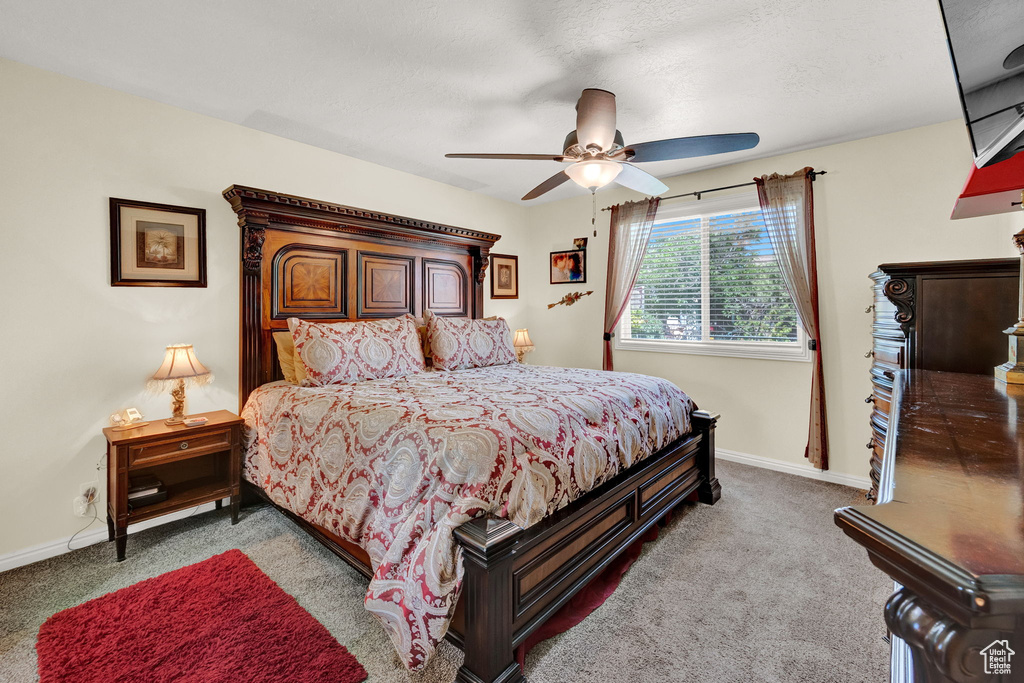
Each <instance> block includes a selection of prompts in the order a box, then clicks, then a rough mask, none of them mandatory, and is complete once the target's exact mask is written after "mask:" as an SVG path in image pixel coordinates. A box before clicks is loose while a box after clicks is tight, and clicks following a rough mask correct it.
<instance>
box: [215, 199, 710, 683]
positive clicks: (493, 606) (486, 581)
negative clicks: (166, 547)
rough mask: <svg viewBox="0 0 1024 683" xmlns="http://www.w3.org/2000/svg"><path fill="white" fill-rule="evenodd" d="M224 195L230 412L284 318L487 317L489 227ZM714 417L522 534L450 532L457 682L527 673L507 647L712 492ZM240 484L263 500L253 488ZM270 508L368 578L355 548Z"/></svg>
mask: <svg viewBox="0 0 1024 683" xmlns="http://www.w3.org/2000/svg"><path fill="white" fill-rule="evenodd" d="M224 198H225V199H227V200H228V201H229V202H230V203H231V207H232V208H233V209H234V210H235V213H237V214H238V224H239V226H240V227H241V229H242V240H241V247H242V248H241V252H242V269H241V302H240V309H241V332H240V344H239V357H240V372H239V385H240V386H239V405H240V407H241V406H242V405H244V404H245V401H246V399H247V398H248V396H249V393H250V392H252V391H253V390H254V389H256V388H257V387H258V386H260V385H261V384H264V383H266V382H270V381H273V380H275V379H281V373H280V369H279V367H278V363H277V358H276V349H275V345H274V342H273V338H272V334H273V332H275V331H279V330H285V329H287V318H289V317H293V316H294V317H300V318H306V319H315V320H322V321H324V322H333V321H342V320H365V319H373V318H386V317H394V316H399V315H403V314H405V313H412V314H413V315H422V311H423V309H425V308H429V309H431V310H432V311H433V312H434V313H435V314H437V315H450V316H470V317H474V318H479V317H482V316H483V304H484V288H483V283H484V278H485V271H486V268H487V256H488V252H489V250H490V248H491V246H492V245H493V244H494V243H495V242H496V241H497V240H498V239H499V236H498V235H492V234H489V233H484V232H478V231H475V230H468V229H465V228H457V227H453V226H449V225H440V224H435V223H427V222H425V221H420V220H414V219H411V218H403V217H401V216H392V215H388V214H382V213H376V212H371V211H365V210H363V209H355V208H352V207H349V206H342V205H337V204H328V203H325V202H319V201H315V200H312V199H305V198H302V197H294V196H291V195H285V194H279V193H276V192H268V191H265V190H258V189H254V188H250V187H241V186H238V185H232V186H231V187H229V188H228V189H226V190H225V191H224ZM716 419H717V416H716V415H712V414H709V413H707V412H701V411H698V412H695V413H694V415H693V419H692V423H693V430H692V431H691V433H690V434H688V435H686V436H685V437H683V438H681V439H679V440H678V441H676V442H675V443H673V444H671V445H670V446H668V447H666V448H664V449H662V450H661V451H659V452H658V453H655V454H653V455H652V456H650V457H649V458H647V459H646V460H644V461H643V462H642V463H640V464H639V465H637V466H635V467H632V468H630V469H629V470H626V471H625V472H622V473H620V474H619V475H618V476H617V477H615V478H614V479H612V480H611V481H609V482H607V483H605V484H604V485H602V486H601V487H599V488H597V489H595V490H594V491H591V492H590V493H588V494H587V495H585V496H583V497H582V498H580V499H578V500H576V501H575V502H573V503H572V504H570V505H568V506H566V507H565V508H563V509H561V510H559V511H558V512H556V513H555V514H554V515H551V516H550V517H547V518H545V519H544V520H543V521H541V522H540V523H538V524H535V525H534V526H532V527H530V528H528V529H521V528H520V527H518V526H516V525H514V524H512V523H511V522H509V521H507V520H504V519H499V518H497V517H486V518H479V519H474V520H472V521H470V522H467V523H466V524H463V525H462V526H461V527H459V528H457V529H456V530H455V536H456V538H457V540H458V542H459V544H460V545H461V546H462V549H463V563H464V568H465V577H464V582H463V587H462V595H461V597H460V599H459V604H458V606H457V609H456V613H455V617H454V619H453V620H452V625H451V628H450V629H449V631H448V635H447V637H448V639H449V640H451V641H452V642H454V643H455V644H456V645H458V646H459V647H461V648H462V649H463V650H464V651H465V653H466V658H465V662H464V664H463V665H462V668H460V669H459V672H458V676H457V678H456V680H457V681H459V682H460V683H512V682H519V681H524V680H525V679H524V678H523V676H522V674H521V673H520V670H519V667H518V665H517V664H516V663H515V659H514V654H513V653H514V650H515V648H516V647H518V646H519V645H520V644H521V643H522V642H523V641H524V640H525V639H526V637H527V636H529V635H530V634H531V633H532V632H534V631H535V630H536V629H537V628H538V627H540V625H541V624H543V623H544V621H546V620H547V619H548V618H549V617H550V616H552V615H553V614H554V613H555V612H556V611H557V610H558V609H559V608H560V607H562V606H563V605H564V604H565V603H566V602H567V601H568V600H569V599H570V598H571V597H572V596H573V595H575V594H576V593H577V592H578V591H579V590H580V589H581V588H583V587H584V586H585V585H586V584H587V583H588V582H589V581H590V580H591V579H592V578H594V577H595V576H596V575H597V574H598V573H600V572H601V571H602V570H603V569H605V568H606V567H607V566H608V564H609V563H611V561H612V560H614V559H615V558H616V557H617V556H618V555H619V554H620V553H621V552H622V551H623V550H625V549H626V548H627V547H629V546H630V545H631V544H632V543H634V542H635V541H636V540H637V539H639V538H640V537H641V536H642V535H643V534H644V532H645V531H647V530H648V529H649V528H650V527H651V526H652V525H653V524H655V523H656V522H658V521H660V520H661V519H662V518H663V517H664V516H665V515H666V514H667V513H668V512H669V511H670V510H671V509H672V508H674V507H676V506H677V505H679V504H680V503H681V502H683V501H684V500H687V499H689V500H698V501H700V502H702V503H707V504H714V503H715V502H716V501H717V500H718V499H719V496H720V495H721V487H720V486H719V484H718V480H717V479H716V478H715V457H714V453H715V442H714V433H715V422H716ZM243 488H244V493H245V494H246V497H247V498H250V499H251V498H252V497H253V496H258V497H261V498H263V499H264V500H267V498H266V496H265V495H263V492H262V491H261V490H260V489H259V488H258V487H256V486H253V485H252V484H249V483H247V482H243ZM267 502H270V501H269V500H267ZM271 504H273V503H271ZM275 507H277V506H275ZM278 509H279V510H281V511H282V512H283V513H284V514H285V515H287V516H288V517H290V518H291V519H293V520H294V521H295V522H296V523H297V524H298V525H299V526H300V527H302V528H303V529H304V530H306V531H307V532H309V533H310V534H311V535H312V536H313V537H314V538H316V539H317V540H319V541H320V542H321V543H323V544H324V545H325V546H326V547H327V548H329V549H330V550H332V551H333V552H334V553H336V554H337V555H338V556H339V557H341V558H342V559H343V560H345V561H346V562H348V563H349V564H351V565H352V566H353V567H355V568H356V569H357V570H358V571H359V572H361V573H362V574H363V575H364V576H367V577H369V576H371V574H372V572H371V570H370V567H369V558H368V557H367V555H366V553H365V552H363V550H362V549H361V548H359V547H358V546H356V545H354V544H352V543H349V542H347V541H346V540H344V539H342V538H341V537H339V536H337V535H336V534H334V533H332V532H331V531H330V530H328V529H326V528H323V527H320V526H317V525H314V524H312V523H310V522H307V521H305V520H303V519H301V518H299V517H297V516H296V515H294V514H292V513H291V512H289V511H287V510H284V509H283V508H280V507H278Z"/></svg>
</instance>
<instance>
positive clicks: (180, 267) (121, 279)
mask: <svg viewBox="0 0 1024 683" xmlns="http://www.w3.org/2000/svg"><path fill="white" fill-rule="evenodd" d="M110 284H111V286H113V287H205V286H206V209H196V208H192V207H188V206H174V205H171V204H157V203H154V202H141V201H134V200H130V199H118V198H115V197H111V198H110Z"/></svg>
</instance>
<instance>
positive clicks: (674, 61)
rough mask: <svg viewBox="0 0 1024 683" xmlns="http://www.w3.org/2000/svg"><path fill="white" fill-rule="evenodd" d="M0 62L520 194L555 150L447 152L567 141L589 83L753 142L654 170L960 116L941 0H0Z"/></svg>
mask: <svg viewBox="0 0 1024 683" xmlns="http://www.w3.org/2000/svg"><path fill="white" fill-rule="evenodd" d="M0 56H3V57H7V58H9V59H13V60H16V61H19V62H23V63H26V64H31V65H34V66H38V67H42V68H44V69H49V70H51V71H56V72H59V73H63V74H67V75H69V76H73V77H76V78H80V79H84V80H87V81H91V82H95V83H99V84H102V85H105V86H109V87H112V88H116V89H118V90H123V91H125V92H129V93H134V94H137V95H141V96H143V97H148V98H151V99H154V100H158V101H160V102H166V103H168V104H172V105H175V106H178V107H182V108H184V109H189V110H192V111H195V112H200V113H203V114H208V115H210V116H214V117H217V118H220V119H224V120H227V121H232V122H234V123H239V124H242V125H244V126H249V127H251V128H256V129H258V130H262V131H266V132H269V133H274V134H276V135H280V136H283V137H286V138H291V139H293V140H299V141H302V142H306V143H309V144H311V145H315V146H317V147H322V148H325V149H329V150H333V151H336V152H340V153H342V154H348V155H351V156H354V157H358V158H361V159H367V160H370V161H374V162H376V163H379V164H383V165H385V166H390V167H393V168H397V169H401V170H404V171H409V172H411V173H415V174H418V175H421V176H425V177H428V178H433V179H436V180H439V181H442V182H445V183H450V184H452V185H457V186H459V187H464V188H467V189H470V190H474V191H478V192H482V193H484V194H488V195H492V196H495V197H501V198H503V199H508V200H511V201H518V198H519V197H521V196H522V195H523V194H525V192H526V191H527V190H529V189H530V188H532V187H533V186H534V185H536V184H537V183H539V182H540V181H541V180H543V179H545V178H547V177H548V176H550V175H552V174H553V173H556V172H557V171H558V169H559V168H560V165H559V164H558V163H556V162H538V161H477V160H462V159H445V158H444V157H443V154H444V153H445V152H536V153H551V152H553V153H558V152H560V151H561V147H562V140H563V138H564V136H565V134H566V133H567V132H569V131H570V130H572V129H573V128H574V127H575V112H574V110H573V105H574V103H575V101H576V99H577V98H578V97H579V94H580V91H581V90H582V89H583V88H585V87H598V88H604V89H607V90H611V91H612V92H614V93H616V95H617V96H618V105H619V125H618V127H619V129H620V130H621V131H622V133H623V135H624V136H625V139H626V142H627V143H631V142H633V143H635V142H644V141H647V140H654V139H660V138H668V137H679V136H687V135H701V134H708V133H726V132H746V131H754V132H756V133H759V134H760V135H761V144H760V145H759V146H758V147H756V148H754V149H752V150H748V151H745V152H735V153H732V154H727V155H721V156H716V157H706V158H702V159H692V160H685V161H674V162H658V163H652V164H645V165H643V167H644V168H645V169H646V170H648V171H650V172H651V173H654V174H655V175H657V176H659V177H667V176H670V175H676V174H678V173H682V172H686V171H692V170H698V169H702V168H709V167H712V166H718V165H722V164H729V163H735V162H736V161H740V160H745V159H752V158H757V157H765V156H770V155H774V154H779V153H782V152H787V151H793V150H799V149H806V148H811V147H817V146H820V145H823V144H829V143H834V142H840V141H845V140H852V139H857V138H862V137H866V136H869V135H875V134H880V133H885V132H891V131H896V130H902V129H906V128H911V127H914V126H919V125H925V124H929V123H935V122H939V121H946V120H949V119H953V118H957V117H958V116H959V115H960V109H959V103H958V98H957V92H956V87H955V84H954V80H953V76H952V71H951V68H950V65H949V58H948V56H947V51H946V44H945V34H944V32H943V28H942V20H941V15H940V13H939V8H938V3H937V2H936V0H717V1H716V2H708V1H707V0H679V1H675V2H672V1H664V0H662V1H658V2H652V1H649V0H641V1H635V2H621V1H615V0H574V1H572V2H562V1H557V0H556V1H548V2H541V1H536V0H533V1H531V0H512V1H504V2H501V1H495V0H485V1H483V2H479V1H478V2H470V1H464V2H456V1H454V0H440V1H437V0H435V1H431V0H422V1H419V2H412V1H405V2H402V1H397V0H386V1H380V0H376V1H373V0H371V1H370V2H366V1H362V2H351V1H338V0H335V1H330V0H244V1H243V0H221V1H218V0H172V1H168V0H160V1H154V0H120V1H114V0H108V1H106V2H101V1H99V0H78V1H76V2H67V1H66V0H0ZM965 140H966V137H965ZM268 162H269V160H268ZM773 170H778V171H789V170H793V169H766V171H773ZM584 192H585V190H582V189H581V188H578V187H576V186H575V185H573V184H572V183H566V184H565V185H563V186H562V187H560V188H558V189H557V190H556V191H554V192H551V193H549V194H548V195H546V196H545V199H546V200H550V199H557V198H561V197H566V196H571V195H573V194H579V193H584Z"/></svg>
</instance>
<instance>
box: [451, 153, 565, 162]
mask: <svg viewBox="0 0 1024 683" xmlns="http://www.w3.org/2000/svg"><path fill="white" fill-rule="evenodd" d="M445 157H446V158H448V159H527V160H533V161H568V160H569V157H566V156H564V155H562V154H445Z"/></svg>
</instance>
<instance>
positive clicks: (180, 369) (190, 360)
mask: <svg viewBox="0 0 1024 683" xmlns="http://www.w3.org/2000/svg"><path fill="white" fill-rule="evenodd" d="M210 378H211V375H210V370H209V369H208V368H207V367H206V366H205V365H203V364H202V363H200V362H199V359H198V358H196V352H195V350H194V349H193V348H192V345H191V344H172V345H171V346H168V347H167V353H166V354H165V355H164V362H163V365H161V366H160V369H159V370H157V371H156V372H155V373H154V374H153V377H152V378H151V379H153V380H156V381H163V380H178V379H184V380H190V381H191V383H195V384H204V383H205V382H208V381H209V380H210Z"/></svg>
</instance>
